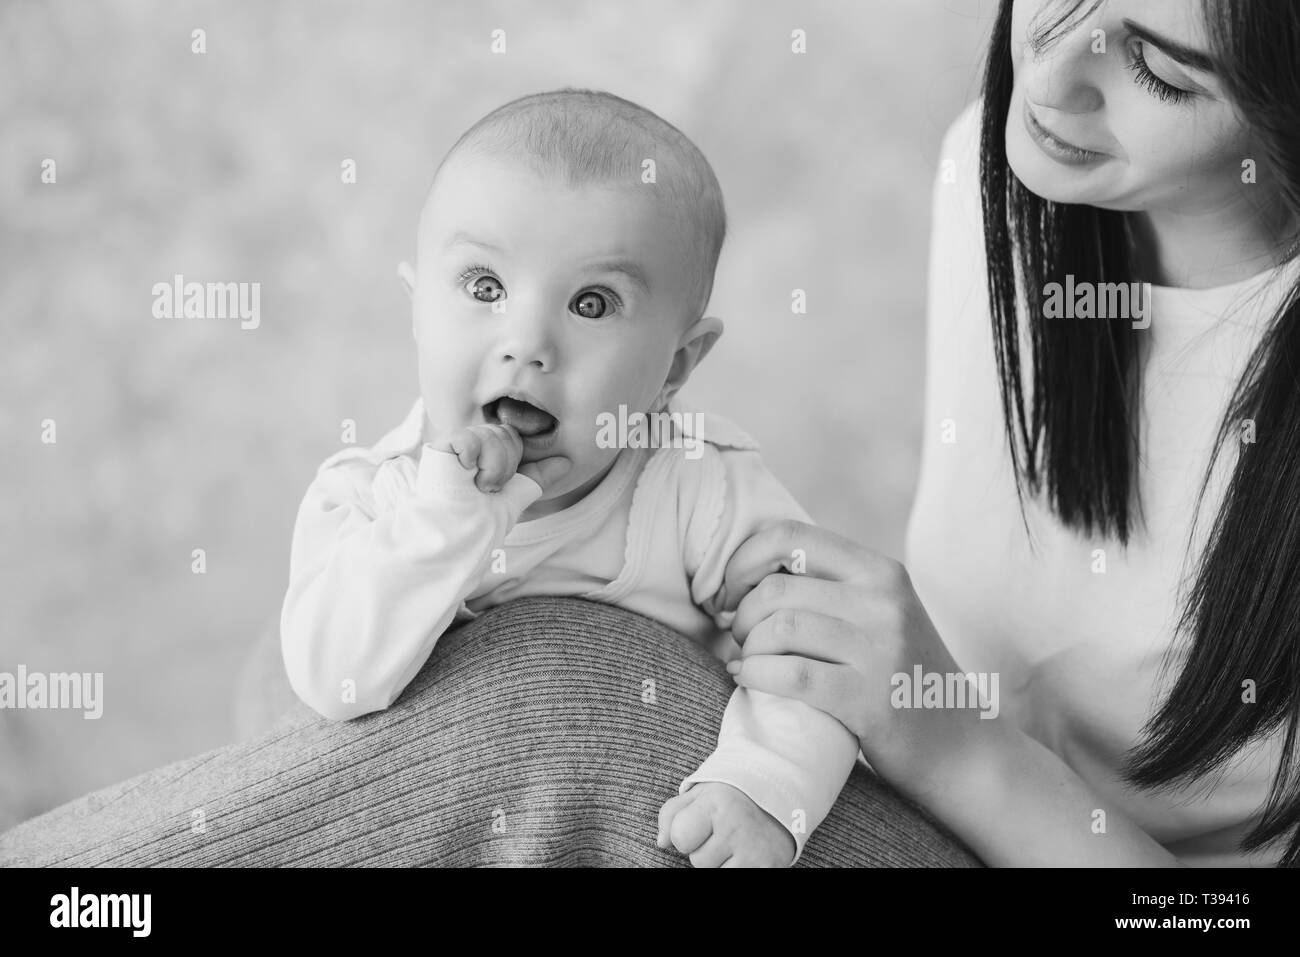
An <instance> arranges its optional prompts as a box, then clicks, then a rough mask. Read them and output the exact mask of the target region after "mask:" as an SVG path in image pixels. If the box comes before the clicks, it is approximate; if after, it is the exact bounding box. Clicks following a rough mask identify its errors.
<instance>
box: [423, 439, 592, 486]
mask: <svg viewBox="0 0 1300 957" xmlns="http://www.w3.org/2000/svg"><path fill="white" fill-rule="evenodd" d="M432 445H433V447H434V448H435V449H437V450H438V451H440V452H451V453H453V454H454V455H455V456H456V458H457V459H459V460H460V464H461V465H462V466H464V467H465V468H467V469H477V470H478V474H477V475H475V476H474V485H475V486H476V487H477V488H478V490H479V491H481V492H499V491H500V490H501V488H502V487H503V486H504V485H505V484H506V483H507V482H509V481H510V479H511V478H513V477H514V475H515V473H516V472H518V473H519V474H521V475H527V476H528V477H529V478H530V479H532V480H533V481H534V482H536V483H537V484H538V485H540V486H541V487H542V488H543V489H549V487H550V485H551V484H553V483H554V482H556V481H557V480H558V479H560V478H563V477H564V476H565V475H566V474H567V473H568V471H569V469H570V468H572V463H571V462H570V461H569V460H568V459H567V458H565V457H564V456H558V455H557V456H551V457H550V458H545V459H540V460H538V461H536V462H525V463H524V464H523V465H522V466H520V464H519V460H520V459H521V458H523V455H524V441H523V439H522V438H520V437H519V433H518V432H516V431H515V430H514V429H513V428H511V427H510V426H508V425H505V424H504V423H499V424H488V425H470V426H466V427H465V428H463V429H457V430H455V431H454V432H449V433H447V434H446V435H443V436H441V437H439V438H437V439H435V440H434V441H433V443H432Z"/></svg>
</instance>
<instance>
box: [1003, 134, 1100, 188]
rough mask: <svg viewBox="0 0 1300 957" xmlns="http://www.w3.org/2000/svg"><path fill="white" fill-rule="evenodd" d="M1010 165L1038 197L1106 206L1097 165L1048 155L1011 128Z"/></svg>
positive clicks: (1008, 163) (1008, 154) (1008, 151)
mask: <svg viewBox="0 0 1300 957" xmlns="http://www.w3.org/2000/svg"><path fill="white" fill-rule="evenodd" d="M1007 165H1008V166H1009V167H1010V168H1011V172H1012V173H1014V174H1015V177H1016V179H1018V180H1020V182H1021V183H1023V184H1024V186H1025V188H1026V189H1028V190H1029V191H1030V192H1031V193H1033V194H1034V195H1036V196H1040V197H1042V198H1043V199H1046V200H1050V201H1051V202H1053V203H1075V204H1081V203H1087V204H1089V205H1092V206H1100V205H1103V203H1102V202H1101V193H1102V191H1101V190H1100V189H1098V186H1099V184H1098V182H1097V167H1095V166H1094V167H1074V166H1068V165H1066V164H1063V163H1058V162H1056V161H1055V160H1053V159H1051V158H1050V157H1048V156H1046V155H1045V154H1044V153H1043V151H1042V150H1040V149H1039V148H1038V147H1037V146H1035V145H1034V143H1033V142H1032V141H1030V139H1029V137H1028V136H1027V135H1025V134H1024V133H1020V132H1018V131H1013V130H1010V129H1009V130H1008V131H1007Z"/></svg>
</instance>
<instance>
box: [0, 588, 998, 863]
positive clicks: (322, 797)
mask: <svg viewBox="0 0 1300 957" xmlns="http://www.w3.org/2000/svg"><path fill="white" fill-rule="evenodd" d="M647 681H653V683H654V684H653V696H654V703H646V702H644V701H643V694H645V696H646V697H649V695H648V693H647V692H648V690H649V688H650V685H648V684H646V682H647ZM734 687H735V685H734V684H733V683H732V681H731V679H730V677H729V676H728V675H727V673H726V671H725V670H724V669H723V667H722V665H721V663H719V662H718V661H716V660H715V659H714V658H712V657H711V656H710V655H709V654H708V653H707V652H705V651H704V650H703V649H701V648H699V647H698V646H696V645H695V644H693V643H692V642H690V641H689V640H687V639H686V638H684V637H682V636H681V635H678V634H677V633H675V632H673V631H671V630H669V629H667V628H665V627H664V626H662V625H660V624H658V623H657V622H654V621H651V620H649V619H647V618H643V617H641V616H639V615H635V614H632V613H631V612H627V611H623V610H621V609H618V608H613V607H610V606H605V605H596V604H592V603H589V602H580V601H577V600H574V599H549V598H548V599H527V600H522V601H516V602H512V603H510V604H508V605H505V606H503V607H501V608H498V609H495V610H494V611H492V612H489V613H488V614H486V615H484V616H482V617H481V618H479V619H478V620H476V621H474V622H472V623H470V624H469V625H466V626H464V627H462V628H459V629H456V630H454V631H452V632H449V633H448V634H446V635H444V636H443V638H442V639H441V640H440V641H439V643H438V646H437V648H436V650H435V651H434V654H433V655H432V657H431V658H430V660H429V662H428V664H427V665H426V666H425V668H424V669H423V670H422V671H421V672H420V674H419V676H418V677H417V678H416V680H415V681H414V682H413V683H412V684H411V685H410V686H409V687H408V688H407V689H406V691H405V693H404V694H403V695H402V697H401V698H400V699H399V700H398V701H397V702H396V703H395V704H394V705H393V706H392V707H391V708H389V709H388V710H387V711H384V712H380V713H378V714H373V715H368V716H366V717H364V718H360V719H358V720H356V721H351V722H346V723H330V722H327V721H325V720H323V719H321V718H319V717H317V716H316V715H315V714H314V713H313V712H311V711H310V710H308V709H307V708H306V707H305V706H302V705H297V706H296V707H295V708H294V709H293V710H292V711H291V712H289V713H288V714H286V715H285V716H284V717H283V718H282V719H281V720H280V721H279V722H278V723H277V724H276V725H275V727H274V728H273V729H272V730H271V731H269V732H267V733H266V734H263V735H261V736H260V737H258V738H256V739H254V740H251V741H247V742H243V743H240V744H235V745H230V746H228V747H225V748H220V749H218V750H216V751H210V752H208V753H207V754H203V755H200V756H198V757H195V758H190V759H188V760H185V761H179V762H177V763H175V764H172V765H169V766H167V767H164V768H161V769H159V770H156V771H152V772H150V773H148V774H143V775H140V776H139V777H136V778H132V779H131V780H129V781H126V782H123V783H122V784H118V785H115V786H113V787H109V788H105V789H103V790H101V791H97V792H95V793H93V794H90V795H87V796H86V797H83V798H80V799H78V800H75V801H72V802H70V803H69V804H65V805H63V806H62V807H60V808H56V809H55V810H53V811H50V812H49V813H47V814H43V815H41V816H39V817H36V818H33V819H32V820H30V821H27V822H25V823H23V824H20V825H19V826H18V827H16V828H14V829H12V830H10V831H8V832H6V833H5V834H3V835H0V864H5V865H11V866H12V865H29V866H45V865H67V866H92V865H121V866H132V865H148V866H160V865H184V866H208V865H267V866H284V865H319V866H347V865H444V866H479V865H550V866H563V865H590V866H623V865H629V866H689V865H688V862H687V861H686V860H685V859H684V858H682V857H680V856H679V855H677V854H671V853H668V852H665V851H661V850H659V849H658V848H657V847H656V846H655V830H656V823H657V815H658V811H659V807H660V805H661V804H662V803H663V801H664V800H666V799H667V798H668V797H670V796H671V795H672V794H674V793H675V791H676V788H677V785H678V783H679V782H680V781H681V780H682V779H683V778H684V777H685V776H686V775H687V774H688V773H690V772H691V771H693V770H694V769H695V768H696V767H697V766H698V765H699V764H700V762H701V761H702V760H703V759H704V758H705V756H706V755H708V754H709V752H710V751H711V750H712V748H713V744H714V741H715V739H716V734H717V729H718V726H719V723H720V721H721V719H722V712H723V708H724V707H725V706H726V703H727V699H728V697H729V696H730V694H731V692H732V690H733V688H734ZM196 812H202V813H201V816H200V814H198V813H196ZM199 821H201V830H200V829H199V825H198V824H197V823H196V822H199ZM882 865H883V866H889V865H909V866H972V865H974V866H978V861H977V860H976V859H975V858H974V857H973V856H972V855H971V854H970V853H969V852H967V851H966V850H965V849H964V848H963V847H962V846H961V845H960V844H959V843H958V842H956V841H955V840H954V839H953V838H952V837H951V836H949V835H948V834H947V833H946V832H944V831H943V830H942V829H941V828H939V827H937V826H936V825H934V824H933V823H931V822H930V821H929V820H928V819H927V817H926V816H925V815H924V814H923V813H922V812H920V811H919V810H918V809H917V808H916V807H915V806H913V805H911V804H910V803H908V802H906V801H904V800H903V799H902V798H901V797H899V796H898V795H897V794H896V793H895V792H893V791H892V790H891V789H890V788H888V787H887V786H886V785H884V784H882V783H881V782H880V781H879V780H878V779H876V778H874V777H873V776H872V775H871V774H870V773H868V772H867V771H866V770H865V769H863V768H861V767H859V768H858V770H857V771H855V772H854V774H853V777H852V779H851V780H850V782H849V784H848V786H847V787H846V788H845V790H844V792H843V793H842V794H841V795H840V798H839V801H838V802H837V803H836V805H835V808H834V809H833V810H832V812H831V814H830V816H829V817H828V818H827V819H826V821H825V822H824V823H823V824H822V826H821V827H820V828H818V829H817V831H816V832H815V833H814V834H813V836H812V838H811V839H810V841H809V842H808V846H807V848H806V850H805V852H804V856H803V858H802V860H801V861H800V865H799V866H812V867H816V866H882Z"/></svg>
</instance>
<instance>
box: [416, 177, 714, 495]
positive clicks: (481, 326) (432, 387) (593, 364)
mask: <svg viewBox="0 0 1300 957" xmlns="http://www.w3.org/2000/svg"><path fill="white" fill-rule="evenodd" d="M655 188H656V187H655V186H654V185H653V184H647V185H640V184H639V183H637V182H635V181H634V183H633V184H632V185H629V186H628V187H625V188H622V187H620V188H612V187H602V186H581V187H578V188H569V187H566V186H564V185H563V184H562V183H560V182H558V181H554V180H551V179H549V178H544V177H542V176H540V175H539V174H538V173H536V172H534V171H533V170H532V169H531V168H529V167H528V166H527V165H526V164H524V163H521V162H515V161H512V160H510V159H508V158H499V159H498V158H483V157H480V156H474V155H472V154H466V153H462V154H459V155H457V156H454V157H452V159H451V160H449V161H448V163H447V164H446V165H445V166H444V167H443V169H442V171H441V173H440V174H439V176H438V181H437V184H436V186H435V188H434V191H433V193H432V195H431V196H430V198H429V200H428V202H427V203H426V206H425V209H424V211H423V214H422V216H421V220H420V227H419V230H420V231H419V241H418V248H419V253H418V268H417V271H416V273H415V288H414V290H413V292H412V314H413V331H414V334H415V340H416V343H417V347H418V352H419V366H420V392H421V394H422V396H423V399H424V406H425V409H426V412H427V416H428V422H427V423H426V436H428V435H431V434H432V432H433V431H434V430H436V431H437V432H440V433H442V432H446V431H449V430H452V429H457V428H461V427H464V426H467V425H476V424H482V423H496V422H505V423H508V424H510V425H512V426H514V427H515V428H517V429H518V430H519V432H520V434H521V435H523V436H524V454H523V460H524V461H525V462H530V461H536V460H539V459H544V458H548V457H551V456H564V457H565V458H567V459H569V461H570V462H571V463H572V468H571V469H570V471H569V473H568V474H567V475H566V476H565V478H564V479H563V480H562V481H561V482H560V483H559V484H558V485H556V486H555V487H554V488H552V489H549V490H548V491H547V494H546V496H545V500H546V501H547V502H548V503H550V505H551V507H550V508H548V509H545V511H554V510H555V509H558V508H564V507H567V505H569V504H571V503H572V502H574V501H577V500H578V499H579V498H581V497H582V496H583V495H585V494H586V493H587V492H588V491H590V489H591V488H593V487H594V486H595V485H596V484H597V483H598V482H599V481H600V479H601V478H602V477H603V476H604V474H605V472H606V471H607V470H608V469H609V467H610V465H612V464H613V462H614V459H615V457H616V456H617V454H618V449H616V448H599V447H598V446H597V444H596V434H597V416H598V415H599V414H600V413H602V412H608V413H613V414H615V415H617V414H618V411H619V406H625V407H626V409H627V412H628V413H629V414H630V413H633V412H649V411H654V410H656V409H658V408H662V404H663V403H664V402H665V401H666V399H667V396H668V394H670V393H671V391H672V389H671V388H670V387H666V384H665V383H666V380H667V379H668V377H669V372H670V367H672V366H673V359H674V354H675V353H676V352H677V349H678V347H679V345H681V344H682V341H683V339H684V338H685V337H686V334H687V332H688V330H689V329H690V328H691V325H692V321H693V320H695V319H696V318H697V317H696V316H695V315H693V314H692V310H693V309H694V308H695V306H696V303H695V302H694V297H695V295H696V286H695V278H694V277H695V270H694V268H693V266H694V264H693V262H692V259H691V256H692V253H691V243H690V241H689V235H688V233H689V231H688V230H687V229H686V228H685V227H684V226H682V225H680V224H679V223H678V222H677V221H676V220H675V219H674V218H673V217H672V216H671V214H670V213H669V212H668V211H667V210H665V209H664V208H662V207H661V204H657V203H656V202H655V198H654V194H653V193H652V192H650V191H652V190H654V189H655ZM643 191H644V192H643ZM687 371H689V370H687ZM674 376H675V377H676V376H677V370H674ZM677 384H678V385H680V382H677Z"/></svg>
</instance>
